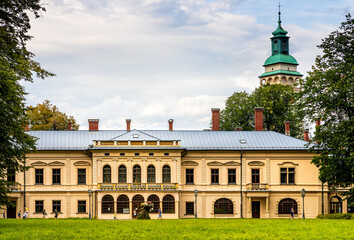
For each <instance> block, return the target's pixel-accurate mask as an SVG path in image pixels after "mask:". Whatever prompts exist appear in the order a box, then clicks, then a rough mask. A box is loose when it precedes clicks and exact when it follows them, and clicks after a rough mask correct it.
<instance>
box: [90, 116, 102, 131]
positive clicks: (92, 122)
mask: <svg viewBox="0 0 354 240" xmlns="http://www.w3.org/2000/svg"><path fill="white" fill-rule="evenodd" d="M99 121H100V120H99V119H89V120H88V123H89V130H90V131H98V122H99Z"/></svg>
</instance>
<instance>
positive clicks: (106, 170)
mask: <svg viewBox="0 0 354 240" xmlns="http://www.w3.org/2000/svg"><path fill="white" fill-rule="evenodd" d="M103 182H104V183H111V167H110V166H108V165H106V166H104V167H103Z"/></svg>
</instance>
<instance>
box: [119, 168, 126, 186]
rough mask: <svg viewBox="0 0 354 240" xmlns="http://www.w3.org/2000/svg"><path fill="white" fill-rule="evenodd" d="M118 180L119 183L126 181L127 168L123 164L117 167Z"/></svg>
mask: <svg viewBox="0 0 354 240" xmlns="http://www.w3.org/2000/svg"><path fill="white" fill-rule="evenodd" d="M118 182H119V183H126V182H127V168H126V167H125V166H124V165H120V166H119V168H118Z"/></svg>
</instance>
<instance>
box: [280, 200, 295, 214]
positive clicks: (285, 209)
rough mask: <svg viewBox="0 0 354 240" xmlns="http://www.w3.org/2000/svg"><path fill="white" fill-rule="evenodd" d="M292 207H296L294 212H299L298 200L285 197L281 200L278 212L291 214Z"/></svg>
mask: <svg viewBox="0 0 354 240" xmlns="http://www.w3.org/2000/svg"><path fill="white" fill-rule="evenodd" d="M291 208H293V209H294V214H297V202H296V201H295V200H294V199H291V198H285V199H283V200H281V201H280V202H279V205H278V214H290V210H291Z"/></svg>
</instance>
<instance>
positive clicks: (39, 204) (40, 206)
mask: <svg viewBox="0 0 354 240" xmlns="http://www.w3.org/2000/svg"><path fill="white" fill-rule="evenodd" d="M35 211H36V213H42V212H43V201H36V202H35Z"/></svg>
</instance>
